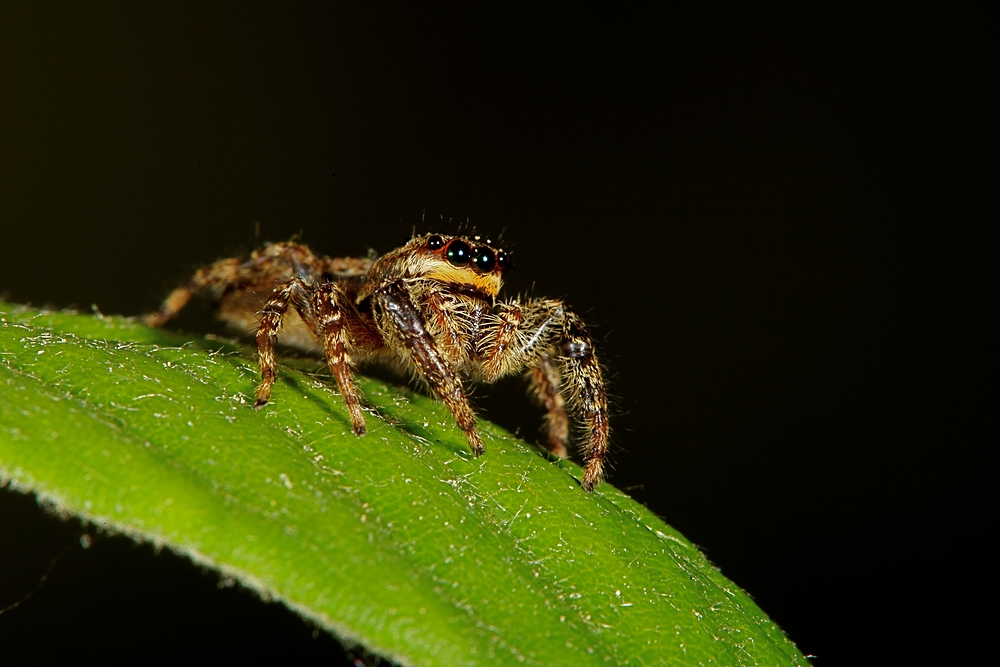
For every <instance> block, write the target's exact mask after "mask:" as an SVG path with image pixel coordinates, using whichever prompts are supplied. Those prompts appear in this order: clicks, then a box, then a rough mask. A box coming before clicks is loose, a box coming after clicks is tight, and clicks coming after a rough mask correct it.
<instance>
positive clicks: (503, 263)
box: [497, 250, 508, 269]
mask: <svg viewBox="0 0 1000 667" xmlns="http://www.w3.org/2000/svg"><path fill="white" fill-rule="evenodd" d="M507 264H508V260H507V253H505V252H504V251H503V250H498V251H497V266H499V267H500V268H501V269H506V268H507Z"/></svg>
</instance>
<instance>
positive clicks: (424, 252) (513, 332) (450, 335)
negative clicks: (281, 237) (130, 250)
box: [146, 234, 608, 491]
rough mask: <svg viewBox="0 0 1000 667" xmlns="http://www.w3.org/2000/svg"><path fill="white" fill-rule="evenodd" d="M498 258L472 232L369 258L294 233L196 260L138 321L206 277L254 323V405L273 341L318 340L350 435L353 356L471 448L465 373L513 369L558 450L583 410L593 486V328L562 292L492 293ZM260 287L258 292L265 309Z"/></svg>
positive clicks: (420, 240) (599, 412) (224, 312)
mask: <svg viewBox="0 0 1000 667" xmlns="http://www.w3.org/2000/svg"><path fill="white" fill-rule="evenodd" d="M508 264H509V260H508V257H507V255H506V253H504V251H503V250H500V249H498V248H495V247H493V244H492V241H490V240H489V239H483V238H481V237H479V236H472V237H466V236H446V235H444V234H426V235H422V236H415V237H414V238H412V239H410V240H409V241H408V242H406V243H405V244H404V245H403V246H401V247H399V248H397V249H395V250H393V251H391V252H389V253H387V254H385V255H383V256H382V257H379V258H378V259H365V258H330V257H317V256H316V255H314V254H313V253H312V251H310V250H309V248H307V247H306V246H304V245H301V244H299V243H295V242H287V243H274V244H269V245H266V246H265V247H263V248H261V249H259V250H256V251H255V252H253V254H251V255H250V257H234V258H230V259H223V260H220V261H218V262H215V263H214V264H211V265H208V266H205V267H203V268H202V269H200V270H198V271H197V272H196V273H195V274H194V275H193V276H192V277H191V279H190V280H188V282H187V283H185V284H184V285H182V286H181V287H178V288H177V289H175V290H174V291H173V292H172V293H171V294H170V295H169V296H168V297H167V298H166V300H164V302H163V305H162V306H161V307H160V310H159V311H157V312H155V313H152V314H150V315H148V316H147V317H146V322H147V323H149V324H151V325H153V326H158V327H159V326H163V325H165V324H166V323H167V322H169V321H170V320H171V319H172V318H173V317H174V316H175V315H177V313H178V312H179V311H180V310H181V309H182V308H184V306H185V305H186V304H187V303H188V301H189V300H190V299H191V297H192V296H194V295H195V294H196V293H198V292H203V291H207V292H209V293H210V294H211V295H212V296H213V297H214V299H215V300H216V301H217V303H218V306H219V316H220V317H221V318H222V319H223V320H225V321H227V322H228V323H229V324H231V325H234V326H236V327H241V328H243V329H244V330H248V331H249V330H253V328H256V329H257V336H256V340H257V350H258V355H259V361H260V368H261V383H260V385H259V386H258V387H257V399H256V403H255V406H254V407H256V408H260V407H262V406H264V405H265V404H266V403H267V402H268V399H269V398H270V396H271V388H272V386H273V385H274V379H275V373H276V360H275V344H276V342H278V341H279V340H280V342H281V343H283V344H286V345H290V346H293V347H297V348H300V349H304V350H312V349H315V346H316V344H319V345H320V346H321V347H322V349H323V352H324V353H325V356H326V361H327V364H328V365H329V367H330V371H331V372H332V374H333V377H334V378H335V379H336V381H337V386H338V388H339V389H340V393H341V395H342V396H343V397H344V403H345V404H346V406H347V410H348V412H349V414H350V417H351V424H352V426H353V430H354V433H355V434H357V435H359V436H362V435H364V434H365V417H364V413H363V412H362V409H361V400H362V397H361V393H360V391H359V390H358V387H357V385H356V384H355V381H354V371H353V368H352V367H353V366H354V365H355V364H357V363H361V362H366V361H377V362H383V363H388V364H389V365H392V366H395V367H397V368H399V369H401V370H403V371H409V372H410V373H412V374H413V375H415V376H416V377H418V378H420V379H421V380H423V382H425V383H426V385H427V386H428V387H429V389H430V391H431V392H433V394H434V395H435V396H437V398H438V399H440V400H441V401H442V402H444V404H445V405H446V406H447V407H448V409H449V410H451V413H452V414H453V415H454V417H455V420H456V421H457V422H458V426H459V428H461V429H462V431H464V433H465V436H466V438H467V440H468V443H469V448H470V449H471V450H472V453H473V454H474V455H475V456H479V455H481V454H482V453H483V452H484V451H485V448H484V446H483V441H482V438H481V437H480V435H479V433H478V432H477V431H476V416H475V414H474V413H473V411H472V408H471V407H470V406H469V401H468V399H467V398H466V394H465V389H464V386H463V380H464V379H465V378H468V379H469V380H472V381H478V382H494V381H496V380H497V379H498V378H501V377H503V376H506V375H511V374H514V373H519V372H524V373H525V374H526V376H527V379H528V383H529V393H530V395H531V396H532V397H533V398H534V399H535V401H537V402H538V403H540V404H541V405H542V406H544V407H545V409H546V415H545V420H546V423H547V431H548V445H549V449H550V450H551V451H552V452H553V453H554V454H556V455H558V456H561V457H566V455H567V450H566V445H567V442H568V440H569V415H570V414H572V415H574V416H575V417H576V418H577V419H578V420H579V421H580V422H582V427H583V430H584V431H585V438H584V440H583V441H582V443H581V450H582V454H583V459H584V474H583V481H582V486H583V488H584V489H586V490H587V491H592V490H593V488H594V486H595V485H596V484H597V483H598V482H600V481H601V479H602V477H603V470H604V456H605V453H606V451H607V441H608V416H607V398H606V395H605V389H604V379H603V377H602V374H601V367H600V365H599V364H598V361H597V357H596V356H595V355H594V347H593V342H592V340H591V337H590V335H589V334H588V333H587V330H586V328H585V327H584V325H583V322H581V321H580V318H579V317H577V316H576V315H575V314H574V313H573V312H572V311H570V310H569V308H567V307H566V305H565V304H563V302H562V301H558V300H555V299H524V300H519V299H511V300H509V301H497V298H496V297H497V293H498V292H499V291H500V286H501V284H502V274H503V272H504V269H506V268H507V267H508ZM260 295H269V296H267V297H266V302H265V303H264V307H263V311H259V308H260V303H261V301H262V300H263V299H262V298H261V296H260ZM289 306H291V308H290V307H289Z"/></svg>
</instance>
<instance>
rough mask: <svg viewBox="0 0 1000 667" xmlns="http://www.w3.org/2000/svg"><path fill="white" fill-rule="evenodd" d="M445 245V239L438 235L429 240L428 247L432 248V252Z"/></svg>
mask: <svg viewBox="0 0 1000 667" xmlns="http://www.w3.org/2000/svg"><path fill="white" fill-rule="evenodd" d="M443 245H444V239H443V238H441V237H440V236H438V235H436V234H435V235H434V236H432V237H430V238H429V239H427V247H428V248H430V249H431V250H437V249H438V248H440V247H441V246H443Z"/></svg>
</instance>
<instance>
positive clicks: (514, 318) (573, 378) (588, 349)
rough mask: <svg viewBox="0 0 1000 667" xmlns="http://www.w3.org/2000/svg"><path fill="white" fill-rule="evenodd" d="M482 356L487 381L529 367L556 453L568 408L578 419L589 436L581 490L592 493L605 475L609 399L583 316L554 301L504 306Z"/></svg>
mask: <svg viewBox="0 0 1000 667" xmlns="http://www.w3.org/2000/svg"><path fill="white" fill-rule="evenodd" d="M480 353H481V355H482V357H483V363H482V369H483V376H484V379H486V380H487V381H490V380H492V379H495V378H496V377H499V376H501V375H505V374H507V373H511V372H515V371H518V370H521V369H523V368H528V369H529V370H528V379H529V383H530V391H531V393H532V395H533V396H534V397H535V398H536V399H537V400H538V401H539V402H540V403H542V404H543V405H544V406H545V408H546V410H547V414H546V421H547V422H548V426H549V444H550V447H551V448H552V451H553V453H556V454H559V453H560V450H561V451H563V452H564V451H565V446H566V441H567V440H568V417H567V414H566V413H567V410H566V407H567V405H568V406H569V408H570V409H571V411H572V412H573V413H575V414H577V415H579V417H580V418H581V419H582V421H583V425H584V427H585V430H586V433H587V436H586V438H587V439H586V441H585V442H584V444H583V447H582V449H583V457H584V473H583V481H582V486H583V488H584V489H586V490H587V491H592V490H593V489H594V486H595V485H596V484H597V483H598V482H600V481H601V479H602V478H603V477H604V456H605V454H606V452H607V449H608V400H607V395H606V394H605V390H604V377H603V375H602V374H601V366H600V364H599V363H598V361H597V357H596V356H595V355H594V345H593V341H592V340H591V338H590V334H588V333H587V329H586V327H584V325H583V322H582V321H581V320H580V318H579V317H577V316H576V314H574V313H573V312H571V311H570V310H569V309H567V308H566V306H565V304H563V303H562V302H561V301H556V300H554V299H532V300H529V301H526V302H524V303H523V304H519V303H517V302H516V301H515V302H511V303H506V304H500V313H499V317H498V318H497V320H496V322H495V323H494V324H493V325H492V326H491V327H490V330H489V331H487V332H486V334H485V336H484V345H483V346H482V348H481V350H480Z"/></svg>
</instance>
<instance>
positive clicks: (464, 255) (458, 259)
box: [445, 239, 472, 266]
mask: <svg viewBox="0 0 1000 667" xmlns="http://www.w3.org/2000/svg"><path fill="white" fill-rule="evenodd" d="M445 256H446V257H447V258H448V261H449V262H451V263H452V264H453V265H454V266H465V265H466V264H468V263H469V260H470V259H472V248H470V247H469V244H468V243H466V242H465V241H460V240H458V239H455V240H454V241H452V242H451V243H449V244H448V250H446V251H445Z"/></svg>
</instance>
